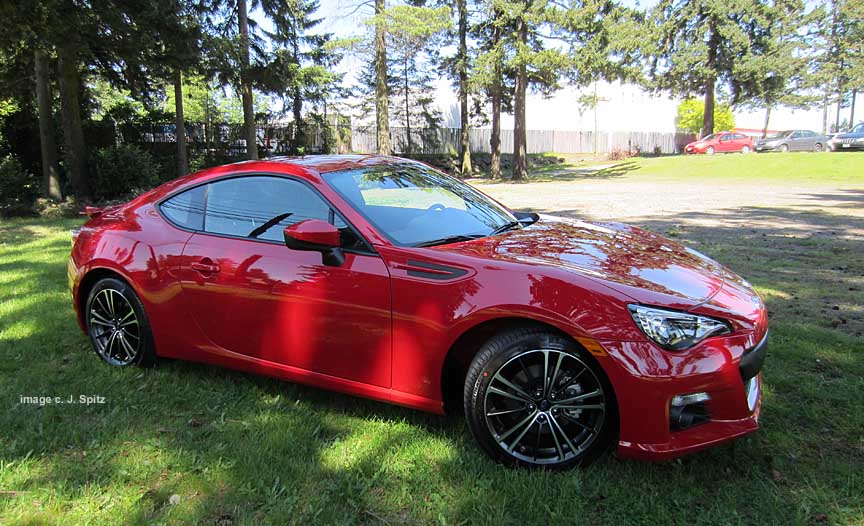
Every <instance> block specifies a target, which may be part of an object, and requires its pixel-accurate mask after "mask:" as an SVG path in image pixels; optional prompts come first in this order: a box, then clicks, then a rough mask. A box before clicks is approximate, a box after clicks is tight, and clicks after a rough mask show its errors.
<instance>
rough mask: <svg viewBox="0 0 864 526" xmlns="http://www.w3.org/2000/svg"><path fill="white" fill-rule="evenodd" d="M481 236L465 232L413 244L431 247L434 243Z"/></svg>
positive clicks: (439, 243)
mask: <svg viewBox="0 0 864 526" xmlns="http://www.w3.org/2000/svg"><path fill="white" fill-rule="evenodd" d="M481 237H485V236H482V235H479V234H477V235H467V234H459V235H456V236H449V237H442V238H441V239H433V240H431V241H423V242H422V243H417V244H415V245H413V246H415V247H433V246H435V245H447V244H449V243H458V242H460V241H471V240H473V239H480V238H481Z"/></svg>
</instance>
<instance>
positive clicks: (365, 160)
mask: <svg viewBox="0 0 864 526" xmlns="http://www.w3.org/2000/svg"><path fill="white" fill-rule="evenodd" d="M397 163H416V161H412V160H410V159H402V158H399V157H389V156H386V155H304V156H297V157H288V156H284V157H268V158H266V159H255V160H248V161H239V162H236V163H231V164H223V165H220V166H213V167H211V168H206V169H204V170H201V171H198V172H195V173H191V174H188V175H185V176H183V177H179V178H177V179H174V180H172V181H169V182H167V183H165V184H163V185H161V186H158V187H156V188H154V189H153V190H152V191H150V192H147V193H146V194H143V195H142V196H141V197H142V198H144V199H157V200H158V199H161V198H162V197H164V196H165V195H167V194H170V193H173V192H175V191H177V190H179V189H185V188H188V187H191V186H194V185H197V184H201V183H205V182H207V181H209V180H211V179H217V178H220V177H223V176H225V175H231V174H241V173H255V172H263V173H267V172H270V173H274V172H275V173H285V174H294V175H297V176H301V177H303V178H305V179H307V180H310V181H316V182H320V174H323V173H327V172H333V171H337V170H352V169H359V168H369V167H373V166H383V165H392V164H397Z"/></svg>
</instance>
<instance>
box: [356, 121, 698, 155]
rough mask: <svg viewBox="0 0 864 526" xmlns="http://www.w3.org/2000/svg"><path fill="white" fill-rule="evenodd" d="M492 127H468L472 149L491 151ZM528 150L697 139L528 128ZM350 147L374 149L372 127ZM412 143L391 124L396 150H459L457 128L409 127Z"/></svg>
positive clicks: (508, 148)
mask: <svg viewBox="0 0 864 526" xmlns="http://www.w3.org/2000/svg"><path fill="white" fill-rule="evenodd" d="M491 133H492V130H489V129H471V130H469V132H468V136H469V141H470V144H471V151H472V152H486V153H488V152H489V151H490V147H489V139H490V137H491ZM526 135H527V139H528V144H527V147H528V153H593V152H595V151H596V152H598V153H608V152H611V151H612V150H639V151H640V152H643V153H655V152H656V153H663V154H670V153H680V152H681V151H682V150H683V148H684V145H685V144H687V143H688V142H690V141H694V140H696V136H695V135H693V134H689V133H671V132H670V133H666V132H599V133H598V134H597V137H596V142H595V137H594V132H593V131H557V130H528V132H527V133H526ZM350 137H351V148H350V149H351V151H354V152H357V153H372V152H374V151H375V149H376V137H375V128H374V127H370V128H365V127H364V128H361V127H354V128H352V129H351V132H350ZM411 139H412V140H411V143H410V145H411V147H410V148H408V144H409V142H408V134H407V131H406V129H405V128H402V127H393V128H390V143H391V145H392V146H393V149H394V151H395V152H396V153H406V152H413V153H424V154H436V153H439V154H440V153H450V152H456V151H458V150H459V143H460V130H459V128H439V129H436V130H430V129H420V130H414V129H412V130H411ZM501 151H502V152H504V153H510V152H512V151H513V130H501Z"/></svg>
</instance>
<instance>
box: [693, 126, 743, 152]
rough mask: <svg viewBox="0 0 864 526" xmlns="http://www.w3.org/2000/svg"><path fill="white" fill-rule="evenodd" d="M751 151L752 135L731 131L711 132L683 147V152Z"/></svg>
mask: <svg viewBox="0 0 864 526" xmlns="http://www.w3.org/2000/svg"><path fill="white" fill-rule="evenodd" d="M752 151H753V138H752V137H749V136H747V135H744V134H743V133H738V132H731V131H725V132H718V133H712V134H711V135H708V136H705V137H703V138H701V139H699V140H698V141H693V142H691V143H689V144H688V145H687V146H685V147H684V152H685V153H704V154H708V155H714V154H715V153H721V152H740V153H750V152H752Z"/></svg>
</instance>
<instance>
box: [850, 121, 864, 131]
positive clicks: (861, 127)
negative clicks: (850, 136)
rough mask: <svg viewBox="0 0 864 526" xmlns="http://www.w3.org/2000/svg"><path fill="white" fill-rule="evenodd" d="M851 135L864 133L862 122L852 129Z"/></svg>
mask: <svg viewBox="0 0 864 526" xmlns="http://www.w3.org/2000/svg"><path fill="white" fill-rule="evenodd" d="M852 133H864V122H862V123H860V124H859V125H858V126H855V127H854V128H852Z"/></svg>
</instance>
